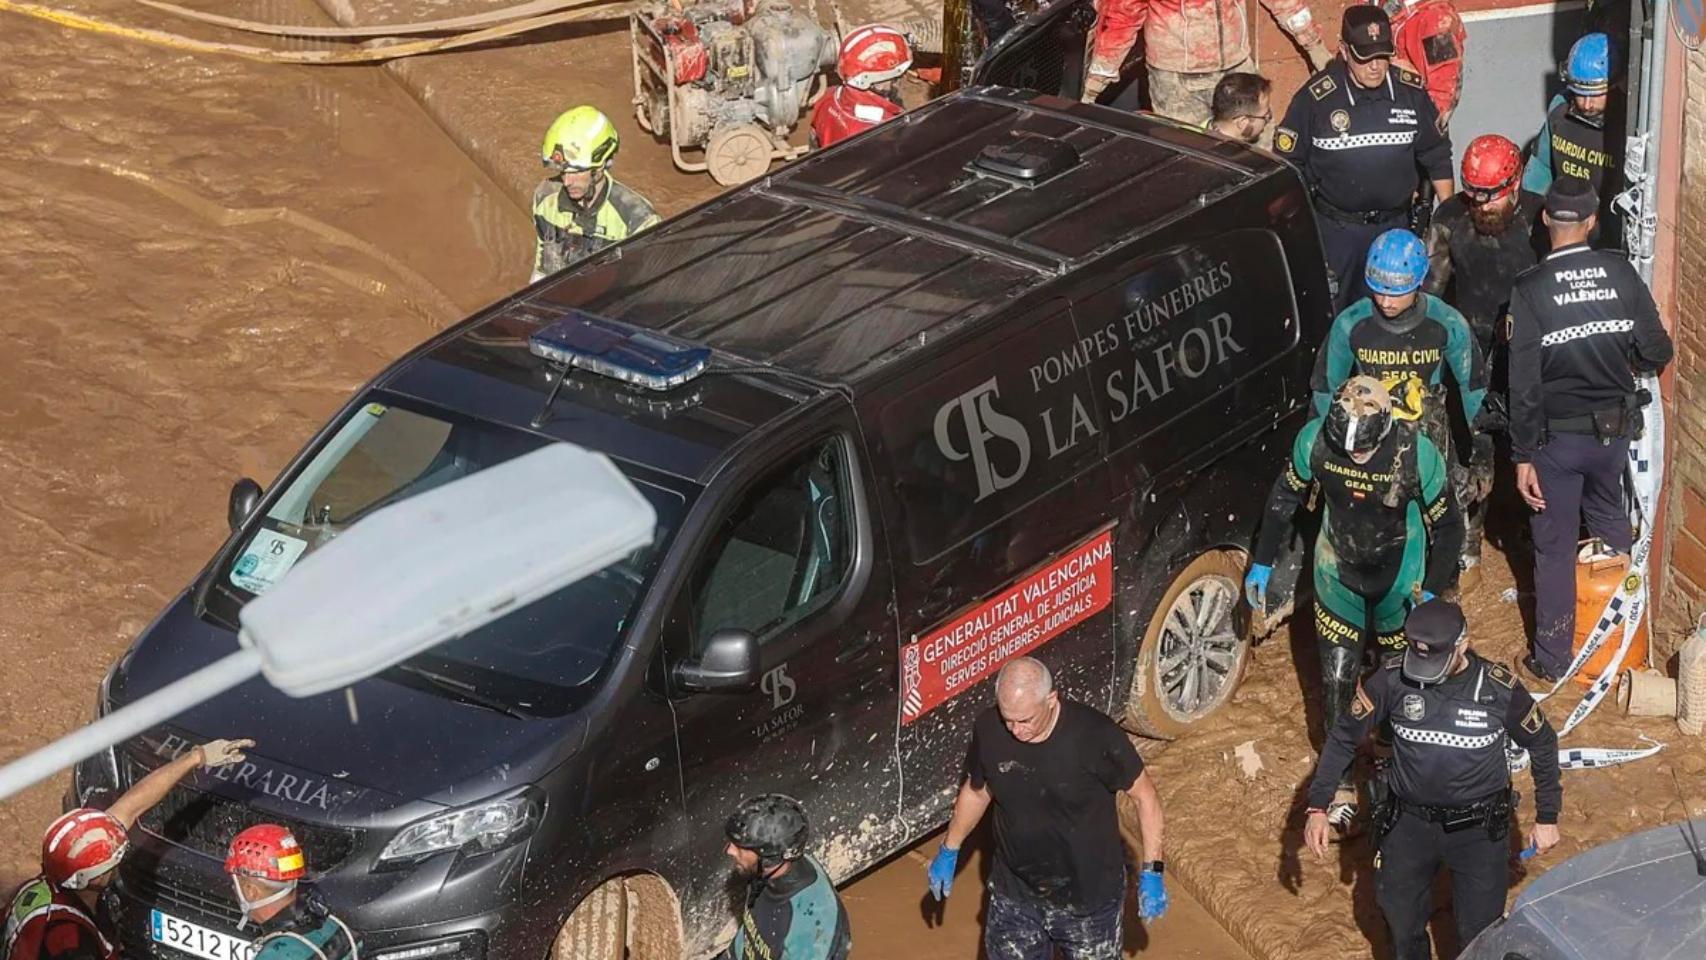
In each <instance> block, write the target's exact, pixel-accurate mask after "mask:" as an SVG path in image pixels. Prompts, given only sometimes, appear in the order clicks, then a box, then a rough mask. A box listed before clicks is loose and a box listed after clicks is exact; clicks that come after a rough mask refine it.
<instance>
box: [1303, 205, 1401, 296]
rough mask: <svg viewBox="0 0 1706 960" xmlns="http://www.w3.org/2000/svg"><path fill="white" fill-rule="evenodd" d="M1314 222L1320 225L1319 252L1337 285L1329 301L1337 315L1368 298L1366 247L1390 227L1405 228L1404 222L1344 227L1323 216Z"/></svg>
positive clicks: (1393, 221)
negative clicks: (1325, 257) (1336, 289)
mask: <svg viewBox="0 0 1706 960" xmlns="http://www.w3.org/2000/svg"><path fill="white" fill-rule="evenodd" d="M1315 221H1316V222H1317V223H1319V224H1320V225H1321V249H1322V252H1324V253H1326V255H1327V269H1329V270H1331V271H1333V277H1334V278H1335V279H1336V280H1337V282H1338V284H1339V292H1338V295H1337V296H1335V297H1334V298H1333V312H1334V313H1338V312H1339V311H1340V310H1343V309H1345V308H1346V307H1348V306H1350V305H1351V304H1353V303H1355V302H1357V301H1358V300H1360V299H1362V298H1363V297H1366V296H1368V282H1367V280H1366V279H1365V278H1364V277H1363V270H1364V268H1365V267H1366V265H1367V264H1368V245H1369V244H1371V243H1373V242H1374V238H1375V237H1378V236H1380V235H1381V234H1383V233H1385V232H1386V231H1388V230H1391V229H1392V228H1393V227H1402V226H1406V225H1407V221H1406V220H1405V219H1404V217H1402V216H1394V217H1392V218H1391V219H1388V220H1382V221H1380V222H1379V223H1346V222H1345V221H1343V220H1335V219H1333V218H1332V217H1330V216H1328V215H1326V214H1321V215H1320V216H1318V217H1316V218H1315Z"/></svg>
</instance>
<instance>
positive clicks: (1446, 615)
mask: <svg viewBox="0 0 1706 960" xmlns="http://www.w3.org/2000/svg"><path fill="white" fill-rule="evenodd" d="M1468 632H1469V621H1467V620H1465V619H1463V608H1462V607H1459V606H1458V605H1457V604H1455V603H1452V602H1451V601H1449V600H1437V599H1436V600H1429V601H1427V602H1426V603H1421V604H1417V605H1416V607H1415V609H1413V610H1411V611H1410V616H1409V617H1407V618H1405V620H1404V643H1405V648H1404V676H1405V677H1407V678H1409V679H1411V680H1414V681H1415V682H1417V683H1438V682H1440V681H1441V680H1444V679H1445V675H1446V673H1447V672H1448V671H1450V670H1451V658H1452V652H1453V651H1454V650H1456V649H1457V642H1458V641H1459V640H1462V639H1463V637H1464V636H1465V635H1466V634H1467V633H1468Z"/></svg>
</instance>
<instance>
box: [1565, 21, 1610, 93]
mask: <svg viewBox="0 0 1706 960" xmlns="http://www.w3.org/2000/svg"><path fill="white" fill-rule="evenodd" d="M1564 89H1566V90H1568V91H1570V92H1571V93H1573V94H1575V95H1576V96H1578V97H1597V96H1601V95H1602V94H1604V93H1605V92H1606V91H1607V90H1609V89H1611V38H1610V37H1608V36H1606V35H1605V34H1603V33H1590V34H1588V35H1587V36H1585V37H1582V38H1581V39H1580V40H1577V41H1576V42H1575V44H1574V45H1573V46H1571V47H1570V59H1569V60H1567V61H1565V64H1564Z"/></svg>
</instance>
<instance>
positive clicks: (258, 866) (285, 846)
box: [225, 823, 307, 882]
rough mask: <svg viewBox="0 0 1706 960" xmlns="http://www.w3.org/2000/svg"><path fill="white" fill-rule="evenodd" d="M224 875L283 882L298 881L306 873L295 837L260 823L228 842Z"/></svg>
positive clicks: (270, 824) (300, 847) (270, 825)
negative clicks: (229, 849) (229, 850)
mask: <svg viewBox="0 0 1706 960" xmlns="http://www.w3.org/2000/svg"><path fill="white" fill-rule="evenodd" d="M225 872H226V873H229V874H231V875H232V876H240V877H259V878H260V879H262V880H275V881H279V882H283V881H287V880H297V879H300V878H301V877H302V875H303V874H304V873H306V872H307V863H306V861H304V860H303V859H302V845H301V844H299V843H297V842H296V836H295V834H292V833H291V832H290V831H289V830H286V829H285V828H284V827H281V826H279V825H278V824H276V823H262V824H257V825H255V826H253V827H250V828H249V829H247V830H244V831H243V832H242V833H239V834H237V836H235V837H233V838H232V839H231V852H230V853H229V854H227V855H226V857H225Z"/></svg>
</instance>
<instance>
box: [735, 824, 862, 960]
mask: <svg viewBox="0 0 1706 960" xmlns="http://www.w3.org/2000/svg"><path fill="white" fill-rule="evenodd" d="M723 834H724V836H725V837H726V838H727V840H728V846H726V847H725V848H724V852H725V853H727V854H728V855H729V859H730V860H733V861H734V866H735V874H736V878H737V880H738V881H743V882H744V886H745V894H746V895H745V897H744V898H743V900H744V902H743V904H742V909H741V914H740V919H739V922H738V923H737V925H736V927H735V939H734V943H732V944H730V945H729V948H728V950H727V951H726V952H724V953H723V954H722V957H721V960H847V954H848V952H849V951H851V950H852V949H853V937H852V934H851V933H850V932H849V928H848V925H847V910H846V908H845V907H844V906H842V903H841V896H840V894H837V893H836V892H835V884H833V883H831V882H830V879H829V871H827V870H825V869H824V868H823V864H821V863H818V862H817V861H816V860H815V859H813V858H812V857H810V856H808V855H807V854H806V841H807V840H808V839H809V838H810V836H811V823H810V821H808V820H807V819H806V811H805V808H804V807H802V806H800V802H799V801H798V800H795V799H794V798H793V797H789V796H785V795H783V794H780V793H766V794H763V795H761V796H756V797H748V798H747V799H745V800H742V801H741V802H740V805H739V806H737V807H736V808H735V811H734V813H731V814H730V815H729V819H728V822H727V823H725V824H724V825H723Z"/></svg>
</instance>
